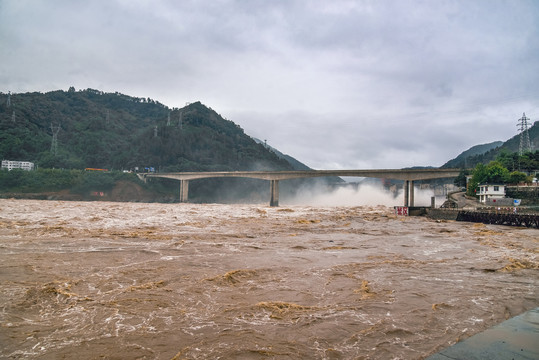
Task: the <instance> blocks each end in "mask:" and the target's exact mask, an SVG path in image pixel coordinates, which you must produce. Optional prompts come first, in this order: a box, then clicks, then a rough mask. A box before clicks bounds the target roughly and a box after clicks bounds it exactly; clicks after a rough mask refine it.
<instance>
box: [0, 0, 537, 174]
mask: <svg viewBox="0 0 539 360" xmlns="http://www.w3.org/2000/svg"><path fill="white" fill-rule="evenodd" d="M537 18H539V4H538V3H537V2H535V1H525V0H523V1H518V2H511V3H508V2H505V1H487V0H482V1H473V2H470V1H464V0H462V1H436V2H424V1H412V0H399V1H397V0H383V1H368V0H357V1H354V0H337V1H331V2H327V1H322V0H318V1H300V0H293V1H284V0H282V1H261V0H254V1H248V2H245V1H234V0H218V1H211V2H200V1H194V0H192V1H172V0H169V1H167V0H158V1H145V0H135V1H133V0H129V1H128V0H110V1H105V0H96V1H68V0H51V1H40V0H0V48H2V50H3V51H2V53H3V58H2V63H1V64H0V84H2V85H1V87H2V88H1V89H0V91H3V92H7V91H14V92H24V91H49V90H55V89H59V88H61V89H67V88H68V87H69V86H75V87H76V88H88V87H90V88H97V89H99V90H103V91H111V92H114V91H119V92H123V93H126V94H129V95H133V96H138V97H151V98H153V99H156V100H158V101H160V102H162V103H164V104H166V105H168V106H170V107H181V106H183V105H184V104H185V102H187V101H197V100H199V101H202V102H203V103H204V104H206V105H207V106H210V107H212V108H213V109H215V110H216V111H218V112H219V113H221V114H222V115H224V116H225V117H226V118H228V119H230V120H232V121H234V122H236V123H238V124H239V125H240V126H242V127H243V128H244V129H245V130H246V131H247V133H248V134H251V135H253V136H256V137H258V138H260V139H267V140H268V142H269V143H270V144H271V145H272V146H275V147H276V148H278V149H279V150H281V151H283V152H285V153H289V154H290V155H292V156H295V157H296V158H298V159H299V160H300V161H303V162H305V163H307V164H308V165H310V166H313V167H316V168H338V167H342V168H351V167H365V168H389V167H405V166H413V165H441V164H443V163H444V162H445V161H447V160H448V159H449V158H450V157H453V156H455V155H457V154H458V153H460V152H461V151H464V150H466V149H467V148H469V147H471V146H473V145H475V144H478V143H486V142H489V141H494V140H506V139H508V138H510V137H511V136H513V135H515V134H516V130H515V128H516V126H515V125H516V120H517V119H518V117H520V116H521V113H522V112H526V114H528V116H530V117H531V118H532V121H534V120H536V119H537V118H538V117H539V106H538V105H537V96H539V81H538V75H537V74H539V62H537V61H536V59H537V58H539V42H538V41H537V38H538V37H539V22H537Z"/></svg>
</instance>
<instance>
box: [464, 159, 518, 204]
mask: <svg viewBox="0 0 539 360" xmlns="http://www.w3.org/2000/svg"><path fill="white" fill-rule="evenodd" d="M508 179H509V170H507V169H506V168H505V167H503V165H502V164H501V163H500V162H499V161H491V162H490V163H489V164H488V165H484V164H482V163H479V164H477V166H476V167H475V170H474V172H473V175H472V179H471V180H470V183H469V184H468V195H472V196H474V195H475V194H476V192H477V188H478V186H479V184H503V183H505V182H507V181H508Z"/></svg>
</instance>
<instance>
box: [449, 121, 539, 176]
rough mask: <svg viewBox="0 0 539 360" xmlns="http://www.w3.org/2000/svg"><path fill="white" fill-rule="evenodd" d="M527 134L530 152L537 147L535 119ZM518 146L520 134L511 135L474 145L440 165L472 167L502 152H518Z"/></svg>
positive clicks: (489, 160)
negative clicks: (492, 141)
mask: <svg viewBox="0 0 539 360" xmlns="http://www.w3.org/2000/svg"><path fill="white" fill-rule="evenodd" d="M528 136H529V138H530V144H531V148H532V153H534V152H535V151H537V150H538V149H539V121H536V122H535V123H534V124H533V125H532V126H531V127H530V128H529V129H528ZM519 147H520V134H517V135H515V136H513V137H512V138H511V139H509V140H507V141H505V142H503V143H502V142H494V143H490V144H484V145H476V146H474V147H472V148H470V149H468V150H466V151H464V152H463V153H461V154H460V155H459V156H457V157H456V158H454V159H452V160H449V161H448V162H447V163H445V164H444V165H442V168H473V167H475V166H476V165H477V164H488V163H489V162H491V161H493V160H496V158H498V157H499V156H500V155H502V154H516V155H517V154H518V151H519Z"/></svg>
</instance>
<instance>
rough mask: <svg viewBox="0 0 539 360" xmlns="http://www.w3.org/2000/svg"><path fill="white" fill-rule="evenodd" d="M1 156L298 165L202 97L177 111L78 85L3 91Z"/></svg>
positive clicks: (183, 167) (79, 161) (191, 167)
mask: <svg viewBox="0 0 539 360" xmlns="http://www.w3.org/2000/svg"><path fill="white" fill-rule="evenodd" d="M53 133H57V142H56V144H57V146H56V147H54V146H52V145H53ZM0 157H1V158H2V159H6V160H20V161H31V162H34V163H36V165H38V167H41V168H67V169H84V168H88V167H90V168H106V169H114V170H131V169H134V168H135V167H138V168H139V169H144V168H146V167H153V168H155V169H156V170H157V171H204V170H223V171H225V170H254V169H259V170H260V169H264V170H278V169H279V170H290V169H292V167H291V166H290V165H289V163H288V162H287V161H285V160H284V159H281V158H279V157H278V156H276V155H275V154H274V153H273V152H271V151H269V150H268V149H266V148H265V147H264V146H263V145H261V144H257V143H256V142H255V141H253V139H251V138H250V137H249V136H247V135H246V134H245V133H244V132H243V130H242V129H241V128H240V127H239V126H237V125H236V124H234V123H233V122H232V121H229V120H225V119H223V117H221V116H220V115H219V114H217V113H216V112H215V111H213V110H212V109H211V108H208V107H206V106H204V105H203V104H201V103H200V102H195V103H191V104H189V105H187V106H185V107H183V108H181V109H176V108H175V109H170V108H168V107H167V106H165V105H163V104H161V103H159V102H157V101H154V100H152V99H149V98H148V99H143V98H136V97H131V96H127V95H123V94H120V93H104V92H101V91H97V90H92V89H87V90H82V91H76V90H75V89H74V88H70V89H69V90H68V91H61V90H59V91H53V92H48V93H38V92H34V93H24V94H11V95H9V94H5V93H0Z"/></svg>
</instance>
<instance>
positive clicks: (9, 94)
mask: <svg viewBox="0 0 539 360" xmlns="http://www.w3.org/2000/svg"><path fill="white" fill-rule="evenodd" d="M6 106H7V107H10V106H11V91H8V93H7V101H6Z"/></svg>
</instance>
